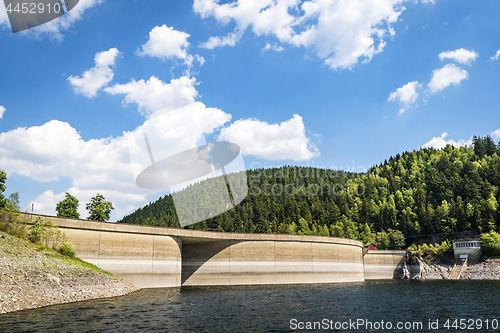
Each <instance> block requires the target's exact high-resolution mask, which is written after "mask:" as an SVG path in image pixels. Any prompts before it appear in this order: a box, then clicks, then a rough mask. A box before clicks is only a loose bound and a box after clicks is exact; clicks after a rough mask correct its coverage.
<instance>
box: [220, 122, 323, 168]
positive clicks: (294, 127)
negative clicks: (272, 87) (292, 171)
mask: <svg viewBox="0 0 500 333" xmlns="http://www.w3.org/2000/svg"><path fill="white" fill-rule="evenodd" d="M219 139H221V140H227V141H231V142H234V143H236V144H238V145H239V146H240V147H241V150H242V152H243V153H244V154H247V155H255V156H257V157H260V158H266V159H270V160H286V159H291V160H294V161H304V160H309V159H311V158H313V157H317V156H319V151H318V149H317V148H315V147H313V146H312V145H309V138H308V137H306V134H305V128H304V123H303V122H302V117H301V116H299V115H296V114H295V115H294V116H293V118H292V119H290V120H288V121H284V122H282V123H281V124H279V125H278V124H268V123H266V122H262V121H259V120H257V119H242V120H237V121H235V122H234V123H233V124H231V125H230V126H228V127H225V128H223V129H222V130H221V134H220V136H219ZM311 149H312V151H311Z"/></svg>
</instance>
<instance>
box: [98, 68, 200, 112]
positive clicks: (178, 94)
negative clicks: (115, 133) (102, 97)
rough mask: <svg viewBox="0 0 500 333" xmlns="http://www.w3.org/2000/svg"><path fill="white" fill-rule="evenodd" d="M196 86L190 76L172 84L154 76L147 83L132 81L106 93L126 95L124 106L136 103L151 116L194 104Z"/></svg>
mask: <svg viewBox="0 0 500 333" xmlns="http://www.w3.org/2000/svg"><path fill="white" fill-rule="evenodd" d="M196 84H197V83H196V78H194V77H189V76H182V77H180V78H178V79H172V80H171V81H170V83H165V82H163V81H162V80H160V79H158V78H156V77H154V76H152V77H151V78H150V79H149V80H147V81H144V80H139V81H135V80H132V81H130V82H129V83H125V84H116V85H114V86H111V87H108V88H106V89H104V91H106V92H108V93H110V94H112V95H118V94H123V95H125V98H124V99H123V103H124V104H129V103H136V104H137V105H138V106H139V111H140V112H141V113H142V114H143V115H146V116H150V115H151V114H152V113H154V112H156V111H159V110H163V111H172V110H175V109H179V108H182V107H184V106H186V105H189V104H193V103H194V102H195V99H196V97H197V96H198V91H196V88H195V85H196Z"/></svg>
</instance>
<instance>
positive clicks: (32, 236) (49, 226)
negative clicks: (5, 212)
mask: <svg viewBox="0 0 500 333" xmlns="http://www.w3.org/2000/svg"><path fill="white" fill-rule="evenodd" d="M60 238H62V240H63V241H64V234H63V233H62V232H61V230H59V227H58V226H57V225H55V224H54V223H53V222H52V220H50V219H49V220H42V219H41V218H40V217H39V216H38V217H37V218H36V220H35V222H34V223H33V224H32V225H31V227H29V232H28V240H29V241H30V242H32V243H35V244H38V243H44V244H45V246H46V247H49V243H52V247H53V248H54V249H55V248H56V246H57V243H58V242H59V239H60Z"/></svg>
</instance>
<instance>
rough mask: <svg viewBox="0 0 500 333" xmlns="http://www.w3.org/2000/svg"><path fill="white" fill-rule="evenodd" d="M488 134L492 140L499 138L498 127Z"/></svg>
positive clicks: (499, 130) (499, 131)
mask: <svg viewBox="0 0 500 333" xmlns="http://www.w3.org/2000/svg"><path fill="white" fill-rule="evenodd" d="M490 136H491V138H492V139H493V140H500V129H497V130H496V131H494V132H492V133H491V134H490Z"/></svg>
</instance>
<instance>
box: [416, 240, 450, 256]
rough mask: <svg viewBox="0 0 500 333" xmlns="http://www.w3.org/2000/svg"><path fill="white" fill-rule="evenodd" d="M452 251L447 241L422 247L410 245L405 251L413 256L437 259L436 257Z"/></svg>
mask: <svg viewBox="0 0 500 333" xmlns="http://www.w3.org/2000/svg"><path fill="white" fill-rule="evenodd" d="M451 250H452V245H451V243H450V242H449V241H448V240H445V241H444V242H442V243H441V244H437V243H436V244H422V245H418V246H417V245H415V244H412V245H411V246H409V247H408V249H407V251H408V252H411V253H414V254H419V255H421V256H422V257H438V256H443V255H444V254H445V253H446V252H449V251H451Z"/></svg>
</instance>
